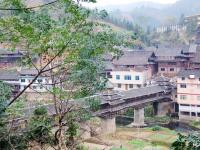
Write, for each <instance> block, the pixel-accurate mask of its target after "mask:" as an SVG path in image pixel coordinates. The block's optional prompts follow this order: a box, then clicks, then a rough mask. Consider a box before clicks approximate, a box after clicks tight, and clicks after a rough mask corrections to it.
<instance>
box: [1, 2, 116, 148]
mask: <svg viewBox="0 0 200 150" xmlns="http://www.w3.org/2000/svg"><path fill="white" fill-rule="evenodd" d="M83 1H86V2H95V0H83ZM23 2H24V1H23V0H14V1H13V0H3V1H2V2H1V4H0V5H1V6H0V7H2V8H14V9H17V10H12V11H9V12H8V14H7V15H3V16H2V17H1V18H0V30H1V33H0V42H2V43H9V46H10V48H11V49H12V50H14V49H15V48H16V46H19V45H20V46H22V48H23V49H25V51H26V53H27V55H29V56H28V57H27V58H24V59H23V64H22V65H27V66H32V65H33V64H32V62H33V61H32V60H33V59H34V58H35V56H38V57H39V58H40V57H41V56H42V55H44V54H45V55H48V56H50V57H53V58H58V57H62V58H63V61H62V68H61V67H60V68H59V69H57V71H55V72H53V73H55V74H56V75H61V74H62V73H63V72H64V73H63V74H64V75H63V76H65V77H66V76H67V81H65V82H64V83H63V84H65V85H72V86H73V89H71V88H70V89H68V91H63V89H62V88H58V87H55V88H53V90H52V91H50V92H51V94H53V95H55V97H56V99H57V100H58V99H59V100H60V101H63V100H64V99H65V100H66V99H71V98H74V97H76V98H82V97H86V96H89V95H93V94H94V93H96V92H97V91H100V90H102V89H103V88H104V87H105V83H106V80H105V78H104V77H103V75H102V70H103V65H102V57H101V56H102V54H104V53H105V52H113V53H114V54H115V52H117V53H119V51H118V50H117V49H116V48H115V47H114V46H119V43H120V42H119V39H118V37H117V36H116V34H115V33H113V32H112V30H111V29H110V28H104V26H103V25H101V24H100V23H96V22H93V21H91V20H89V19H88V17H89V14H90V11H89V10H87V9H85V8H82V7H80V5H79V3H76V2H75V1H73V0H59V1H57V2H56V4H54V5H49V6H45V7H41V8H38V9H24V8H25V7H26V5H25V4H24V3H23ZM100 13H101V14H102V17H105V16H106V12H104V11H102V12H100ZM5 29H6V30H5ZM52 61H53V60H52ZM49 64H54V63H53V62H52V63H51V62H49ZM45 65H47V66H49V65H48V64H45ZM66 68H67V69H66ZM40 69H42V68H40ZM43 69H44V70H45V69H47V68H43ZM44 70H43V71H44ZM63 70H64V71H63ZM65 70H67V71H66V73H65ZM61 72H62V73H61ZM0 87H1V86H0ZM2 87H3V88H2V89H3V90H2V89H1V88H0V89H1V90H2V92H0V93H4V95H3V96H0V98H2V101H3V104H2V105H0V106H4V105H5V104H6V101H7V100H8V99H9V98H10V97H9V92H8V91H9V90H8V89H6V90H5V89H4V88H5V87H4V86H2ZM74 89H76V90H74ZM71 90H72V91H73V92H72V91H71ZM69 91H71V92H69ZM7 92H8V93H7ZM6 93H7V94H6ZM0 102H1V101H0ZM4 102H5V104H4ZM89 105H90V108H91V110H97V109H98V107H99V101H98V100H95V101H93V102H91V101H90V102H89ZM13 106H14V105H13ZM10 108H11V107H10ZM16 108H17V109H18V108H22V105H21V104H17V103H16ZM8 112H9V114H13V113H14V112H11V110H9V111H8ZM84 114H85V116H83V114H81V115H80V111H77V112H74V113H72V114H71V112H70V114H66V115H65V114H64V116H62V117H60V115H61V114H60V115H59V114H58V116H56V117H57V118H59V119H58V122H56V123H58V124H61V125H63V124H66V125H67V126H68V130H67V132H66V135H67V136H69V139H68V140H69V141H70V142H73V140H74V137H76V135H77V133H78V125H77V122H78V121H79V120H81V119H83V118H84V119H86V118H87V117H88V116H87V115H88V114H87V113H84ZM62 115H63V114H62ZM16 116H18V115H16ZM62 118H64V119H62ZM88 118H89V117H88ZM63 120H64V121H63ZM51 134H52V120H51V119H49V117H48V114H47V110H45V108H44V107H43V108H42V107H39V108H37V109H36V110H35V111H34V114H33V116H32V117H31V119H30V120H29V121H28V127H27V134H24V136H25V137H26V140H28V141H36V142H38V143H39V144H41V145H42V144H46V143H51V142H53V140H52V135H51ZM2 135H5V137H6V138H7V137H8V135H7V133H6V132H5V133H2Z"/></svg>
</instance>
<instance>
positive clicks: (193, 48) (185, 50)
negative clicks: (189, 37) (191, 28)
mask: <svg viewBox="0 0 200 150" xmlns="http://www.w3.org/2000/svg"><path fill="white" fill-rule="evenodd" d="M196 51H197V45H196V44H190V45H187V46H185V47H184V48H183V53H196Z"/></svg>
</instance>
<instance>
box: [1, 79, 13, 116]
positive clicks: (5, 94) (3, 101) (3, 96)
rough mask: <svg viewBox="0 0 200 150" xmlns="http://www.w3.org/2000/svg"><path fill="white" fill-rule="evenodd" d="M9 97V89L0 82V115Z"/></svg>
mask: <svg viewBox="0 0 200 150" xmlns="http://www.w3.org/2000/svg"><path fill="white" fill-rule="evenodd" d="M10 97H11V87H10V86H9V85H7V84H5V83H3V82H2V81H0V115H1V113H2V111H3V110H4V109H5V107H6V104H7V102H8V100H9V99H10Z"/></svg>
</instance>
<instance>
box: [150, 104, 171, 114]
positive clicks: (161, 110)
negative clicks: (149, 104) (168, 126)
mask: <svg viewBox="0 0 200 150" xmlns="http://www.w3.org/2000/svg"><path fill="white" fill-rule="evenodd" d="M153 108H154V115H156V116H160V117H162V116H166V115H167V113H169V110H170V111H172V110H171V105H170V103H169V102H163V103H157V102H156V103H154V104H153Z"/></svg>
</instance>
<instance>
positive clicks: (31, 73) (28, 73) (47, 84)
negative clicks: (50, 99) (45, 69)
mask: <svg viewBox="0 0 200 150" xmlns="http://www.w3.org/2000/svg"><path fill="white" fill-rule="evenodd" d="M37 74H38V71H37V70H36V69H22V70H21V71H20V77H19V83H20V90H23V89H24V88H25V87H26V86H28V85H29V83H30V82H31V81H32V80H33V79H34V78H35V76H36V75H37ZM51 88H52V80H51V79H50V77H48V76H46V75H44V74H42V75H41V76H39V77H38V79H37V80H36V81H35V82H34V83H33V84H32V85H31V86H30V88H28V89H27V90H26V92H47V91H48V90H50V89H51Z"/></svg>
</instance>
